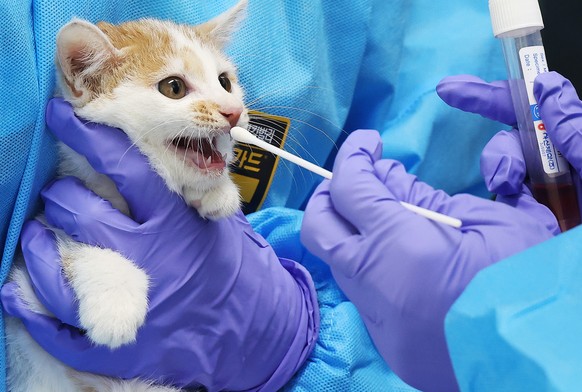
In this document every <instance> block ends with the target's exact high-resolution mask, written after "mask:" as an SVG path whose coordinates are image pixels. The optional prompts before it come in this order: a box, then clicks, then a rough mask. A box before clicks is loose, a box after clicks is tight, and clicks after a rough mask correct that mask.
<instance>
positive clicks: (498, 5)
mask: <svg viewBox="0 0 582 392" xmlns="http://www.w3.org/2000/svg"><path fill="white" fill-rule="evenodd" d="M489 12H490V14H491V25H492V26H493V34H494V35H495V36H496V37H511V36H516V35H520V34H522V35H526V34H530V33H533V32H534V31H537V30H541V29H543V28H544V21H543V20H542V13H541V11H540V5H539V4H538V1H537V0H489Z"/></svg>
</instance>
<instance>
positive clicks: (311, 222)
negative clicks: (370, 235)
mask: <svg viewBox="0 0 582 392" xmlns="http://www.w3.org/2000/svg"><path fill="white" fill-rule="evenodd" d="M329 185H330V181H327V180H324V181H323V182H322V183H321V184H319V186H318V187H317V188H316V189H315V192H314V193H313V195H312V196H311V198H310V199H309V202H308V203H307V207H306V208H305V213H304V215H303V221H302V224H301V232H300V235H301V243H302V244H303V245H304V246H305V247H306V248H307V249H308V250H309V251H310V252H311V253H313V254H314V255H315V256H317V257H319V258H320V259H322V260H323V261H325V262H327V263H334V262H336V261H339V259H337V258H334V257H329V254H330V253H333V252H334V249H337V247H338V245H339V244H341V243H343V242H345V241H346V240H347V239H348V238H350V237H352V236H354V235H357V234H358V231H357V230H356V229H355V228H354V227H353V226H352V225H351V224H350V223H349V222H348V221H346V220H345V219H344V218H343V217H342V216H341V215H339V214H338V213H337V212H336V210H335V209H334V207H333V204H332V201H331V198H330V195H329Z"/></svg>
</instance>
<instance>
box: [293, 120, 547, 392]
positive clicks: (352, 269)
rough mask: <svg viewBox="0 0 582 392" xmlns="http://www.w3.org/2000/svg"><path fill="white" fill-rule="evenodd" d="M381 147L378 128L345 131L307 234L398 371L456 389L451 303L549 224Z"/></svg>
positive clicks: (421, 383) (312, 206) (415, 381)
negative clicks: (420, 172) (429, 213)
mask: <svg viewBox="0 0 582 392" xmlns="http://www.w3.org/2000/svg"><path fill="white" fill-rule="evenodd" d="M381 152H382V145H381V139H380V136H379V134H378V133H377V132H375V131H356V132H354V133H352V134H351V135H350V136H349V137H348V138H347V139H346V141H345V142H344V144H343V145H342V146H341V148H340V151H339V153H338V155H337V158H336V161H335V164H334V169H333V173H334V175H333V179H332V180H326V181H324V182H323V183H322V184H321V185H320V186H319V187H318V188H317V189H316V191H315V194H314V195H313V196H312V197H311V199H310V201H309V203H308V205H307V208H306V211H305V216H304V220H303V227H302V230H301V240H302V241H303V243H304V244H305V246H306V247H307V248H308V249H309V250H310V251H311V252H312V253H314V254H315V255H316V256H318V257H320V258H321V259H322V260H324V261H325V262H326V263H328V264H329V265H330V267H331V269H332V272H333V275H334V277H335V278H336V280H337V282H338V284H339V285H340V287H341V288H342V290H343V291H344V292H345V293H346V295H347V296H348V298H349V299H350V300H351V301H352V302H353V303H354V304H355V305H356V307H357V308H358V310H359V312H360V314H361V315H362V318H363V320H364V322H365V324H366V326H367V328H368V331H369V332H370V335H371V336H372V339H373V340H374V343H375V344H376V347H377V348H378V350H379V352H380V354H381V355H382V356H383V358H384V359H385V360H386V362H387V363H388V365H389V366H390V367H391V368H392V369H393V370H394V371H395V372H396V374H398V375H399V376H400V377H401V378H402V379H403V380H404V381H406V382H407V383H409V384H410V385H412V386H413V387H416V388H419V389H421V390H423V391H454V390H456V389H457V388H458V387H457V383H456V381H455V376H454V373H453V369H452V365H451V361H450V358H449V355H448V351H447V345H446V341H445V334H444V318H445V315H446V313H447V311H448V310H449V307H450V306H451V304H452V303H453V302H454V301H455V300H456V299H457V297H458V296H459V295H460V294H461V292H462V291H463V290H464V288H465V286H466V285H467V284H468V283H469V281H470V280H471V279H472V278H473V277H474V276H475V274H476V273H477V272H478V271H479V270H481V269H482V268H485V267H487V266H488V265H490V264H492V263H495V262H497V261H499V260H501V259H503V258H505V257H508V256H510V255H512V254H514V253H516V252H519V251H521V250H523V249H526V248H528V247H530V246H532V245H534V244H536V243H539V242H541V241H544V240H546V239H548V238H551V237H552V233H551V232H549V231H548V230H547V229H546V227H545V226H544V225H543V224H540V223H539V222H538V221H537V220H536V219H534V218H532V217H530V216H529V215H527V214H525V213H523V212H522V211H520V210H518V209H515V208H513V207H510V206H508V205H506V204H504V203H498V202H494V201H491V200H486V199H482V198H478V197H475V196H471V195H467V194H460V195H456V196H452V197H451V196H449V195H447V194H446V193H444V192H443V191H439V190H434V189H433V188H431V187H430V186H429V185H427V184H425V183H423V182H421V181H418V180H417V179H416V177H415V176H413V175H410V174H408V173H406V171H405V169H404V167H403V166H402V165H401V164H400V163H398V162H396V161H393V160H389V159H383V160H381V159H380V155H381ZM398 201H406V202H409V203H412V204H416V205H419V206H421V207H424V208H428V209H431V210H434V211H438V212H440V213H444V214H447V215H450V216H452V217H456V218H460V219H461V220H462V221H463V227H462V228H461V229H455V228H452V227H450V226H446V225H443V224H439V223H435V222H433V221H430V220H427V219H425V218H424V217H422V216H419V215H416V214H414V213H413V212H411V211H408V210H407V209H405V208H403V207H402V206H401V205H400V203H399V202H398ZM538 206H539V205H538ZM539 208H545V207H542V206H539Z"/></svg>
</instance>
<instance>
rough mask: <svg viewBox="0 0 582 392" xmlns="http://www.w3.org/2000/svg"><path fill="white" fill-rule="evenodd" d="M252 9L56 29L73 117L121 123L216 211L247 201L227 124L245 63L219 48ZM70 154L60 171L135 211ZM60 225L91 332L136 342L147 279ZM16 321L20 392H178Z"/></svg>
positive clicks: (17, 271)
mask: <svg viewBox="0 0 582 392" xmlns="http://www.w3.org/2000/svg"><path fill="white" fill-rule="evenodd" d="M245 10H246V0H242V1H240V2H239V3H238V4H237V5H236V6H234V7H233V8H232V9H230V10H228V11H227V12H225V13H223V14H222V15H219V16H218V17H216V18H214V19H212V20H211V21H209V22H206V23H204V24H201V25H198V26H194V27H190V26H184V25H177V24H174V23H171V22H167V21H159V20H153V19H146V20H139V21H133V22H127V23H123V24H120V25H117V26H114V25H111V24H108V23H99V24H97V25H93V24H91V23H89V22H87V21H83V20H79V19H74V20H72V21H71V22H70V23H68V24H67V25H66V26H64V27H63V28H62V29H61V30H60V31H59V33H58V36H57V71H58V72H57V73H58V78H57V79H58V86H59V87H60V90H61V94H62V96H63V97H64V99H65V100H67V101H68V102H70V103H71V104H72V106H73V107H74V110H75V113H76V114H77V115H78V116H79V117H81V118H83V119H85V120H89V121H92V122H96V123H102V124H107V125H110V126H113V127H117V128H120V129H122V130H123V131H124V132H125V133H126V134H127V135H128V136H129V137H130V139H131V140H132V142H133V143H134V144H135V145H136V146H137V147H138V148H139V149H140V151H141V152H142V153H143V154H145V155H146V156H147V158H148V159H149V162H150V164H151V166H152V167H153V168H154V169H155V171H156V172H157V173H158V174H159V175H160V176H161V177H162V178H163V179H164V180H165V182H166V183H167V185H168V187H169V188H170V189H171V190H173V191H175V192H177V193H179V194H181V195H182V196H183V197H184V199H185V200H186V202H188V203H189V204H190V205H192V206H193V207H194V208H196V209H197V210H198V212H199V214H200V215H201V216H202V217H205V218H208V219H219V218H222V217H226V216H229V215H231V214H233V213H235V212H236V211H237V210H238V208H239V204H240V199H239V193H238V189H237V187H236V186H235V184H234V183H233V182H232V180H231V178H230V176H229V171H228V164H229V162H230V160H231V159H232V158H233V153H232V147H233V146H232V141H231V138H230V135H229V131H230V129H231V127H233V126H235V125H238V126H243V127H245V126H246V125H247V122H248V112H247V109H246V108H245V106H244V104H243V92H242V89H241V87H240V86H239V85H238V82H237V78H236V73H235V67H234V65H233V64H232V63H231V62H230V61H229V59H227V58H226V56H225V55H224V54H223V53H222V52H221V49H222V48H223V47H224V45H225V44H226V43H227V42H228V40H229V38H230V35H231V34H232V33H233V32H234V30H235V29H236V27H237V25H238V24H239V22H240V20H241V19H242V18H243V17H244V13H245ZM60 153H61V163H60V167H59V174H60V175H73V176H76V177H78V178H80V179H81V180H82V181H83V182H84V183H85V184H86V186H87V187H89V188H90V189H92V190H93V191H94V192H95V193H97V194H99V195H100V196H102V197H104V198H106V199H107V200H109V201H110V202H111V203H112V205H113V206H114V207H116V208H117V209H119V210H120V211H122V212H123V213H125V214H128V215H129V209H128V207H127V204H126V202H125V200H124V199H123V198H122V196H121V195H120V194H119V193H118V192H117V189H116V187H115V185H114V184H113V182H112V181H111V180H110V179H109V178H107V177H106V176H104V175H101V174H98V173H97V172H95V171H94V170H93V169H92V168H91V166H90V165H89V164H88V163H87V161H86V160H85V159H84V158H83V157H81V156H80V155H78V154H76V153H75V152H73V151H72V150H71V149H69V148H68V147H66V146H64V145H62V146H61V149H60ZM120 163H121V164H123V161H121V162H120ZM55 232H57V234H58V236H59V251H60V254H61V259H62V264H63V269H64V272H65V274H66V276H67V278H68V279H69V282H70V284H71V287H72V288H73V290H74V292H75V294H76V296H77V299H78V302H79V320H80V324H81V326H82V328H83V329H85V330H86V333H87V336H88V337H89V338H90V339H91V340H92V341H93V342H94V343H95V344H97V345H105V346H108V347H110V348H112V349H113V348H116V347H119V346H121V345H124V344H128V343H131V342H133V341H134V340H135V338H136V334H137V331H138V329H139V327H140V326H141V325H142V324H143V322H144V320H145V317H146V313H147V309H148V300H147V298H148V284H149V281H148V276H147V275H146V274H145V272H144V271H142V270H140V269H139V268H137V267H136V266H135V265H134V264H133V263H132V262H131V261H130V260H127V259H125V258H124V257H123V256H121V255H120V254H118V253H116V252H114V251H112V250H109V249H101V248H97V247H91V246H88V245H84V244H80V243H76V242H74V241H73V240H72V239H70V238H68V237H66V236H65V235H64V234H63V233H61V232H59V231H58V230H55ZM11 279H12V280H15V281H17V282H18V284H19V286H20V288H21V292H22V295H23V298H24V299H25V301H26V302H27V303H29V304H30V307H31V308H32V309H34V310H35V311H38V312H42V313H45V314H50V313H49V312H48V310H46V309H45V308H44V307H43V305H42V304H41V303H40V302H39V301H38V299H37V298H36V297H35V295H34V291H33V290H32V288H31V285H30V278H29V276H28V274H27V272H26V269H25V267H24V263H23V262H22V260H20V261H19V262H16V263H15V267H14V268H13V271H12V273H11ZM121 280H122V281H121ZM127 309H132V311H131V312H127ZM6 322H7V330H6V333H7V336H6V338H7V349H8V361H9V364H8V380H9V390H10V391H11V392H31V391H34V392H41V391H42V392H53V391H54V392H74V391H91V392H102V391H103V392H105V391H107V392H121V391H134V392H135V391H149V392H154V391H156V392H161V391H176V389H174V388H171V387H164V386H154V385H151V383H148V382H147V380H145V381H142V380H127V381H124V380H116V379H111V378H105V377H100V376H94V375H89V374H84V373H79V372H76V371H74V370H73V369H70V368H68V367H66V366H64V365H63V364H61V363H60V362H58V361H57V360H56V359H54V358H52V357H51V356H50V355H48V354H47V353H46V352H44V351H43V350H42V349H41V348H40V347H39V346H38V345H37V344H36V343H35V342H34V341H33V340H32V339H31V338H30V336H29V335H28V333H27V332H26V330H25V328H24V327H23V326H22V324H21V323H20V321H18V320H16V319H13V318H9V317H7V320H6Z"/></svg>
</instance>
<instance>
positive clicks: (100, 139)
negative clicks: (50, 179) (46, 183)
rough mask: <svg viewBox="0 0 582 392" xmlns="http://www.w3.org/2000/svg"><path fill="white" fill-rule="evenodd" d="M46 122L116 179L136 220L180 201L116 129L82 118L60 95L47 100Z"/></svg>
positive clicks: (99, 167)
mask: <svg viewBox="0 0 582 392" xmlns="http://www.w3.org/2000/svg"><path fill="white" fill-rule="evenodd" d="M46 122H47V125H48V127H49V129H50V130H51V132H52V133H53V134H54V135H55V136H56V137H57V138H58V139H59V140H61V141H62V142H64V143H65V144H66V145H68V146H69V147H71V148H72V149H73V150H75V151H76V152H78V153H79V154H81V155H83V156H85V157H86V158H87V160H88V161H89V163H90V164H91V166H93V168H94V169H95V170H96V171H98V172H99V173H103V174H105V175H107V176H109V177H110V178H111V179H112V180H113V181H114V182H115V184H116V185H117V189H118V190H119V192H120V193H121V194H122V195H123V197H124V198H125V199H126V200H127V202H128V204H129V207H130V210H131V213H132V215H133V216H134V217H135V219H136V220H137V221H138V222H145V221H147V220H148V218H149V217H151V216H154V215H159V214H160V208H166V210H165V211H164V212H168V211H171V210H172V208H171V207H172V206H169V204H171V203H172V202H174V203H178V204H179V202H180V199H179V198H178V197H176V195H174V194H172V193H171V192H170V191H169V190H168V188H167V186H166V184H165V183H164V181H163V180H162V179H161V178H160V177H159V176H158V174H157V173H155V172H154V171H153V169H152V168H151V166H150V165H149V163H148V161H147V159H146V158H145V157H144V156H143V155H142V154H141V153H140V152H139V151H138V149H137V147H135V145H133V144H132V143H131V142H130V140H129V139H128V138H127V136H126V135H125V134H124V133H123V132H122V131H120V130H119V129H115V128H111V127H108V126H105V125H101V124H95V123H90V122H85V121H82V120H81V119H79V118H77V117H76V116H75V113H74V112H73V109H72V107H71V106H70V105H69V104H68V103H67V102H65V101H64V100H63V99H62V98H54V99H52V100H51V101H49V103H48V106H47V109H46Z"/></svg>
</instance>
